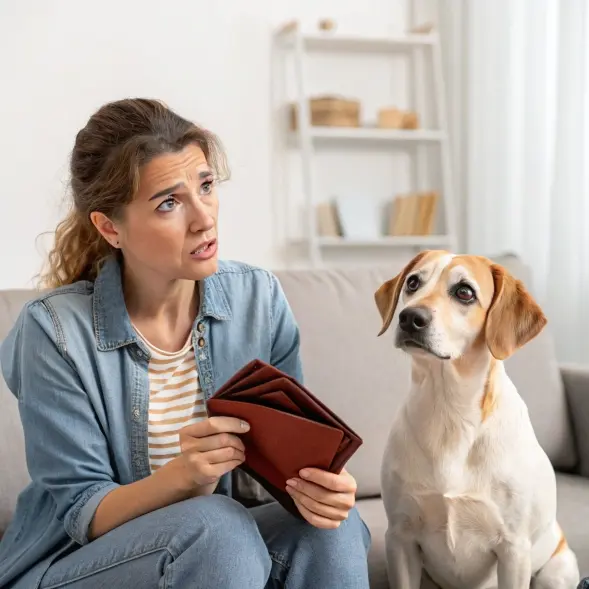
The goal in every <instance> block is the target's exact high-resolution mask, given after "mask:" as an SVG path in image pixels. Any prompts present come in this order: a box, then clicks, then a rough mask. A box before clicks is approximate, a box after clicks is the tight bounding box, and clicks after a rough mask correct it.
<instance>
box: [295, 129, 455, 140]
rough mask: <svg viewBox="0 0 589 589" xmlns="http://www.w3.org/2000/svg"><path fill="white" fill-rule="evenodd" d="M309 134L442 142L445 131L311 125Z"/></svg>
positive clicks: (315, 137)
mask: <svg viewBox="0 0 589 589" xmlns="http://www.w3.org/2000/svg"><path fill="white" fill-rule="evenodd" d="M290 135H291V139H292V140H293V141H295V142H296V141H298V137H299V135H298V132H297V131H291V132H290ZM309 135H310V137H311V139H313V140H315V141H380V142H388V143H406V142H417V143H427V142H441V141H443V140H444V139H445V136H444V133H442V132H441V131H436V130H427V129H416V130H415V131H412V130H404V129H378V128H370V127H360V128H357V127H310V128H309Z"/></svg>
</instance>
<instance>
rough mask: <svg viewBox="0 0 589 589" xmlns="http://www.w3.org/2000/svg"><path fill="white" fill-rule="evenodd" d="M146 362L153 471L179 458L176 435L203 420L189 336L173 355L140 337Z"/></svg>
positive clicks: (177, 436)
mask: <svg viewBox="0 0 589 589" xmlns="http://www.w3.org/2000/svg"><path fill="white" fill-rule="evenodd" d="M135 330H136V331H137V333H138V335H139V336H140V337H141V338H142V339H143V341H144V342H145V344H146V345H147V346H148V347H149V350H150V352H151V359H150V361H149V367H148V372H149V417H148V419H149V421H148V436H149V441H148V443H149V465H150V468H151V471H152V472H153V471H155V470H157V469H158V468H160V467H161V466H163V465H164V464H166V462H168V461H170V460H172V459H173V458H175V457H176V456H178V455H179V454H180V438H179V435H178V432H179V430H180V429H182V428H183V427H184V426H186V425H189V424H192V423H197V422H198V421H201V420H202V419H205V418H206V417H207V413H206V407H205V403H204V394H203V391H202V390H201V388H200V386H199V380H198V372H197V367H196V360H195V357H194V347H193V345H192V334H191V335H190V337H189V338H188V340H187V341H186V343H185V344H184V346H183V348H182V349H181V350H179V351H177V352H166V351H164V350H160V349H159V348H157V347H155V346H154V345H153V344H151V343H150V342H149V341H147V339H146V338H145V337H144V336H143V335H141V333H140V332H139V330H138V329H137V328H136V327H135Z"/></svg>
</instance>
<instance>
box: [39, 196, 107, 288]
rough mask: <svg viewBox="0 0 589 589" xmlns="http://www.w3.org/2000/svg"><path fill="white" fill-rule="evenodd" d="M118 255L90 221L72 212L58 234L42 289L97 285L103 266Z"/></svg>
mask: <svg viewBox="0 0 589 589" xmlns="http://www.w3.org/2000/svg"><path fill="white" fill-rule="evenodd" d="M114 252H115V250H114V248H113V247H112V246H111V245H110V244H109V243H108V242H107V241H106V240H105V239H104V238H103V237H102V235H100V233H99V232H98V231H97V230H96V228H95V227H94V225H93V224H92V222H91V221H90V219H88V218H86V217H83V216H82V215H81V214H80V213H78V212H77V211H76V210H75V209H74V208H72V210H71V211H70V212H69V213H68V214H67V215H66V217H65V218H64V219H63V220H62V221H61V222H60V223H59V225H58V226H57V229H56V230H55V243H54V246H53V249H52V250H51V251H50V253H49V256H48V268H47V270H46V272H45V273H43V274H41V287H42V288H57V287H59V286H63V285H66V284H72V283H74V282H76V281H78V280H90V281H94V280H95V279H96V276H97V275H98V272H99V270H100V267H101V266H102V264H103V263H104V262H105V260H106V259H107V258H108V257H110V256H111V255H113V254H114Z"/></svg>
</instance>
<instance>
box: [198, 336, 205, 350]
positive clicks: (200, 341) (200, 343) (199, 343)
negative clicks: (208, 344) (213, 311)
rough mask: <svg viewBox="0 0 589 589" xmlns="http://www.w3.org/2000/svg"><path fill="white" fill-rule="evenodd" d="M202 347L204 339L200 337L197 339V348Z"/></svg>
mask: <svg viewBox="0 0 589 589" xmlns="http://www.w3.org/2000/svg"><path fill="white" fill-rule="evenodd" d="M204 345H205V340H204V338H202V337H199V338H198V347H199V348H204Z"/></svg>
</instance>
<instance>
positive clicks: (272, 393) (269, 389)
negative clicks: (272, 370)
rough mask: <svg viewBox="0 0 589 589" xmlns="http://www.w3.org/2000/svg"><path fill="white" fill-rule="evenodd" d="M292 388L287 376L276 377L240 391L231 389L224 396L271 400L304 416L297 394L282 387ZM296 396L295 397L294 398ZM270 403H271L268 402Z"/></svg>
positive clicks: (250, 399)
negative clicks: (286, 391)
mask: <svg viewBox="0 0 589 589" xmlns="http://www.w3.org/2000/svg"><path fill="white" fill-rule="evenodd" d="M283 386H285V387H287V388H288V389H290V388H291V383H289V381H288V380H287V379H285V378H282V377H281V378H274V379H272V380H271V381H268V382H264V383H262V384H259V385H256V386H254V387H252V388H250V389H246V390H240V391H236V392H233V391H230V392H228V393H227V394H226V395H225V396H223V397H222V398H224V399H231V400H235V401H250V402H258V399H264V400H265V401H270V402H272V403H274V405H278V406H279V408H283V409H285V410H289V411H290V412H291V413H294V414H296V415H301V416H304V413H303V411H302V409H301V408H300V407H299V406H298V405H297V403H296V400H295V399H296V395H292V394H291V395H290V396H289V395H287V394H286V393H285V392H284V390H282V387H283ZM293 397H295V398H293ZM268 404H270V403H268Z"/></svg>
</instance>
